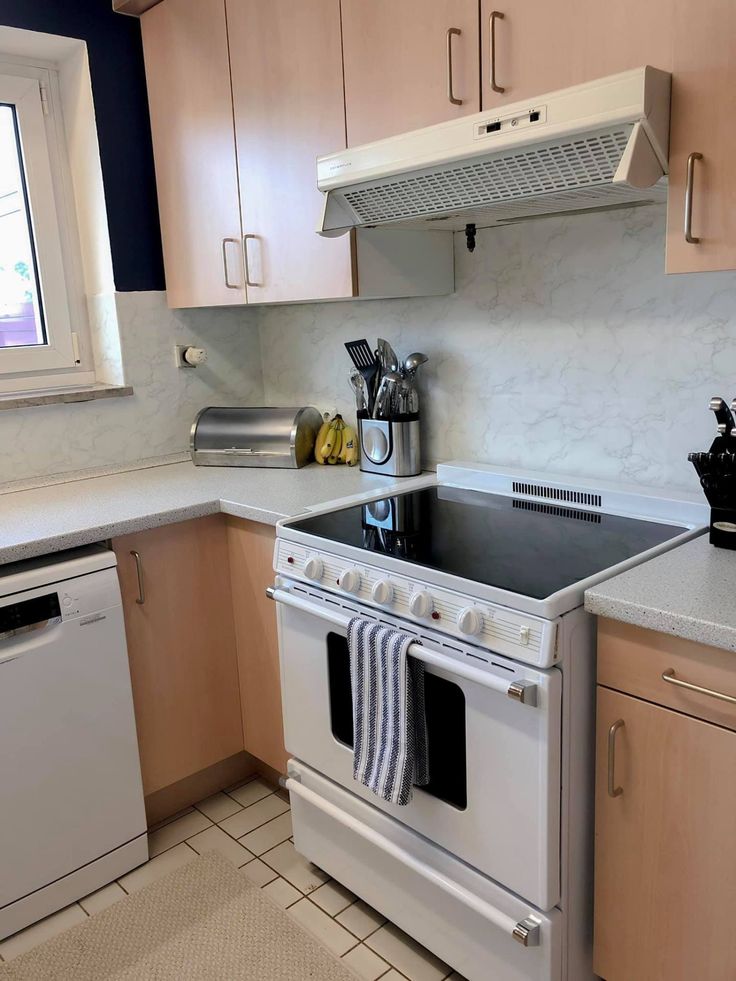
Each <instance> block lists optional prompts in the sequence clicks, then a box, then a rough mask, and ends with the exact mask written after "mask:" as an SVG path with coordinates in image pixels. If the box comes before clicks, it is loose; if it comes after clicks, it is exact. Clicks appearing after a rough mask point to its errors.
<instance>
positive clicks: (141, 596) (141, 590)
mask: <svg viewBox="0 0 736 981" xmlns="http://www.w3.org/2000/svg"><path fill="white" fill-rule="evenodd" d="M130 554H131V555H132V556H133V558H134V559H135V571H136V573H137V575H138V598H137V599H136V603H137V604H138V606H143V604H144V603H145V602H146V590H145V587H144V585H143V563H142V562H141V556H140V552H136V551H131V553H130Z"/></svg>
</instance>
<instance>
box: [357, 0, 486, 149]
mask: <svg viewBox="0 0 736 981" xmlns="http://www.w3.org/2000/svg"><path fill="white" fill-rule="evenodd" d="M341 6H342V33H343V52H344V58H345V116H346V120H347V136H348V146H358V145H360V144H362V143H370V142H372V141H373V140H380V139H383V138H385V137H387V136H394V135H395V134H397V133H404V132H407V131H408V130H413V129H420V128H421V127H423V126H431V125H433V124H434V123H441V122H444V121H445V120H448V119H456V118H458V117H460V116H465V115H467V114H468V113H473V112H478V111H479V109H480V95H479V66H478V2H477V0H402V2H401V3H395V2H392V0H342V4H341ZM453 29H454V30H455V31H459V32H460V33H458V34H455V33H452V34H449V33H448V32H450V31H451V30H453ZM450 69H451V71H450ZM452 100H455V101H452Z"/></svg>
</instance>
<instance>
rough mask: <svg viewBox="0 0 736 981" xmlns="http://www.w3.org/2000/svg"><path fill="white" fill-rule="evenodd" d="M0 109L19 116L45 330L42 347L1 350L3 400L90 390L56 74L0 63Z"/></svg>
mask: <svg viewBox="0 0 736 981" xmlns="http://www.w3.org/2000/svg"><path fill="white" fill-rule="evenodd" d="M0 103H1V104H5V105H7V104H9V105H13V106H14V107H15V110H16V118H17V123H18V130H19V134H20V141H21V149H22V156H23V160H22V164H23V167H24V171H25V178H26V189H27V194H28V204H29V210H30V213H31V225H32V234H33V240H34V247H35V251H36V262H37V272H38V284H37V285H38V287H39V292H40V295H41V303H42V304H43V310H44V324H45V328H46V344H44V345H34V346H28V347H8V348H0V393H12V392H21V391H35V390H39V389H48V388H60V387H68V386H75V387H78V386H80V385H87V384H92V383H94V381H95V376H94V371H93V370H91V369H92V366H91V364H89V363H87V364H84V363H83V355H82V354H81V353H80V351H81V349H82V348H83V349H84V350H85V351H86V350H88V349H89V343H88V341H89V338H88V325H87V318H86V310H85V307H84V303H83V302H80V301H82V297H83V287H82V286H81V285H80V281H81V257H80V248H79V239H78V230H77V225H76V216H75V213H74V208H73V203H72V202H73V197H72V195H71V193H70V188H69V184H70V178H69V174H68V159H67V154H66V144H65V140H64V134H63V124H62V120H61V109H60V95H59V83H58V73H57V72H54V71H52V70H49V69H47V68H43V67H38V66H36V65H30V64H23V63H18V62H16V61H15V60H13V61H5V60H4V59H3V58H2V56H1V55H0ZM80 340H81V342H82V343H81V345H80ZM85 360H86V359H85Z"/></svg>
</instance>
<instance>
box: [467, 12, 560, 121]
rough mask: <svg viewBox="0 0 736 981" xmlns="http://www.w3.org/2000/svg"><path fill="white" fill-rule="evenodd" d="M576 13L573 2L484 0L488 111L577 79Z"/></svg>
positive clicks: (484, 73) (483, 74)
mask: <svg viewBox="0 0 736 981" xmlns="http://www.w3.org/2000/svg"><path fill="white" fill-rule="evenodd" d="M573 15H574V0H554V2H552V3H529V0H482V2H481V18H480V26H481V43H480V50H481V93H482V95H481V98H482V103H483V108H484V109H490V108H492V107H494V106H504V105H506V104H507V103H510V102H518V101H519V100H522V99H526V98H535V97H536V96H540V95H543V94H544V93H545V92H550V91H553V90H554V89H561V88H565V87H566V86H568V85H573V84H574V83H575V81H577V80H578V79H577V77H576V76H577V74H578V72H579V70H578V69H576V66H575V59H576V57H577V55H576V52H575V45H574V44H573V43H572V40H571V32H572V31H573V29H574V16H573ZM492 24H494V25H495V30H494V31H493V32H492V30H491V26H492ZM494 84H495V86H496V88H495V89H494V87H493V86H494ZM498 89H503V91H498Z"/></svg>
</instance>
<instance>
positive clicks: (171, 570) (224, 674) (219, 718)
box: [113, 515, 243, 795]
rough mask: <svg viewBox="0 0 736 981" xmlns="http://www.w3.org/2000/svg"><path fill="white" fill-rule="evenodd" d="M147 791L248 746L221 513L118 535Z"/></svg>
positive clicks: (149, 792) (225, 532)
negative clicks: (245, 737)
mask: <svg viewBox="0 0 736 981" xmlns="http://www.w3.org/2000/svg"><path fill="white" fill-rule="evenodd" d="M113 547H114V550H115V554H116V555H117V560H118V574H119V577H120V586H121V590H122V595H123V609H124V614H125V630H126V634H127V640H128V656H129V659H130V673H131V680H132V684H133V700H134V704H135V715H136V726H137V729H138V743H139V749H140V757H141V770H142V773H143V790H144V793H145V794H146V795H149V794H152V793H154V792H155V791H158V790H160V789H162V788H164V787H168V786H170V785H171V784H174V783H177V782H178V781H180V780H183V779H184V778H185V777H189V776H191V775H192V774H194V773H198V772H199V771H201V770H204V769H205V768H207V767H210V766H212V765H214V764H215V763H219V762H220V761H222V760H224V759H226V758H228V757H231V756H233V755H234V754H236V753H238V752H241V751H242V750H243V723H242V715H241V709H240V689H239V680H238V663H237V655H236V641H235V623H234V618H233V603H232V593H231V586H230V567H229V555H228V529H227V527H226V523H225V519H224V518H223V516H221V515H213V516H211V517H206V518H198V519H196V520H194V521H184V522H181V523H178V524H172V525H166V526H165V527H163V528H154V529H153V530H150V531H144V532H140V533H137V534H132V535H124V536H122V537H120V538H116V539H115V540H114V541H113Z"/></svg>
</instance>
